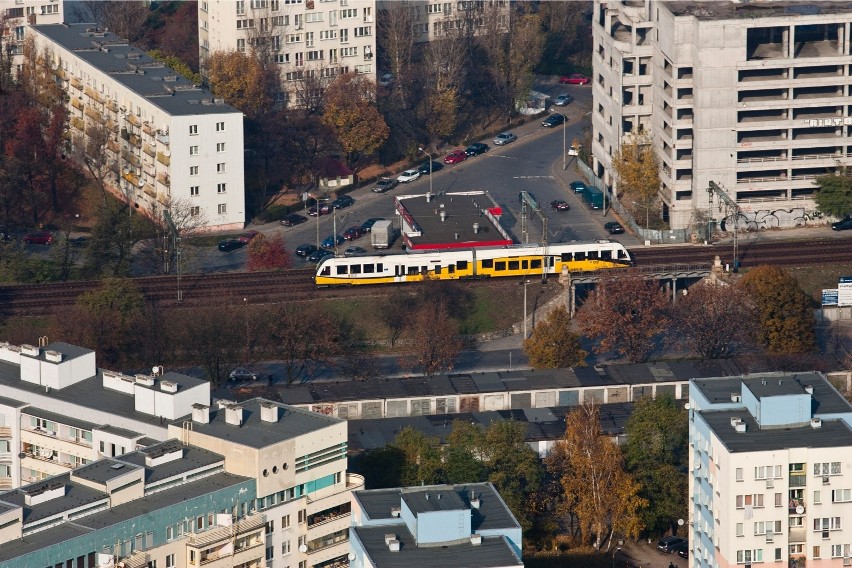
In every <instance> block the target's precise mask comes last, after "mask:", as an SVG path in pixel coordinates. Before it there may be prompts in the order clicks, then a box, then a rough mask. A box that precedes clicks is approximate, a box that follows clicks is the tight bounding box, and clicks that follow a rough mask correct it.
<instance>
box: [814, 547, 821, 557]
mask: <svg viewBox="0 0 852 568" xmlns="http://www.w3.org/2000/svg"><path fill="white" fill-rule="evenodd" d="M819 556H820V549H819V546H815V547H813V557H814V560H816V559H818V558H819Z"/></svg>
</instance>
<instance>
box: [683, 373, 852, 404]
mask: <svg viewBox="0 0 852 568" xmlns="http://www.w3.org/2000/svg"><path fill="white" fill-rule="evenodd" d="M764 380H765V381H766V385H763V381H764ZM779 381H780V383H781V384H778V383H779ZM743 383H745V385H746V387H747V388H749V389H750V390H751V391H752V392H753V393H755V395H756V396H759V397H766V396H771V395H772V394H773V393H774V394H782V395H783V394H804V393H805V387H806V386H810V387H813V391H814V392H813V394H812V395H811V397H812V401H813V403H812V409H813V413H814V414H815V415H820V414H838V413H845V412H852V405H850V404H849V403H848V402H846V399H844V398H843V395H841V394H840V393H839V392H837V390H835V388H834V387H833V386H831V384H830V383H829V382H828V381H827V380H826V379H825V378H824V377H823V375H821V374H820V373H815V372H809V373H777V372H776V373H757V374H753V375H740V376H736V377H717V378H709V379H706V378H705V379H698V380H694V381H693V385H695V387H697V388H698V389H699V390H700V391H701V394H702V395H704V398H706V399H707V400H708V401H709V402H710V403H711V404H725V403H728V404H729V403H730V402H731V394H734V393H736V394H740V392H741V388H742V384H743Z"/></svg>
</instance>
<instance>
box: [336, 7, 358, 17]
mask: <svg viewBox="0 0 852 568" xmlns="http://www.w3.org/2000/svg"><path fill="white" fill-rule="evenodd" d="M357 17H358V9H357V8H347V9H346V10H340V19H341V20H345V19H346V18H357Z"/></svg>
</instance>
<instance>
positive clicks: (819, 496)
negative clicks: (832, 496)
mask: <svg viewBox="0 0 852 568" xmlns="http://www.w3.org/2000/svg"><path fill="white" fill-rule="evenodd" d="M820 503H822V494H821V493H820V492H819V491H814V505H819V504H820Z"/></svg>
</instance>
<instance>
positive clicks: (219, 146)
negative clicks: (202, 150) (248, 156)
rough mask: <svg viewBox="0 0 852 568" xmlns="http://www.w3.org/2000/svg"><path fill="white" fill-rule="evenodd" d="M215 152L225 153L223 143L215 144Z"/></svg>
mask: <svg viewBox="0 0 852 568" xmlns="http://www.w3.org/2000/svg"><path fill="white" fill-rule="evenodd" d="M216 151H217V152H224V151H225V143H224V142H217V143H216Z"/></svg>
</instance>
